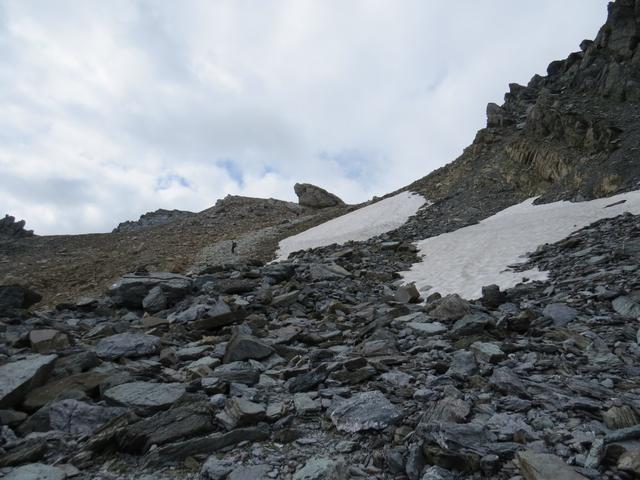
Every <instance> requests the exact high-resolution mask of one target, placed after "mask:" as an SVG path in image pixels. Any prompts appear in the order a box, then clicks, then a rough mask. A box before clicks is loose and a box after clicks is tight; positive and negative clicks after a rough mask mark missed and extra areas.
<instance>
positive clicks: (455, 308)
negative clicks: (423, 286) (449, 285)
mask: <svg viewBox="0 0 640 480" xmlns="http://www.w3.org/2000/svg"><path fill="white" fill-rule="evenodd" d="M470 312H471V307H470V306H469V302H467V301H466V300H464V299H463V298H460V296H459V295H456V294H455V293H454V294H452V295H447V296H446V297H444V298H443V299H442V300H440V302H439V303H438V306H437V307H436V308H434V309H433V310H432V311H431V313H430V315H431V316H432V317H433V318H435V319H437V320H440V321H456V320H458V319H460V318H462V317H464V316H465V315H466V314H468V313H470Z"/></svg>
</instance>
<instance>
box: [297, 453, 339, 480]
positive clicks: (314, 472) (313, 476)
mask: <svg viewBox="0 0 640 480" xmlns="http://www.w3.org/2000/svg"><path fill="white" fill-rule="evenodd" d="M347 478H349V476H348V474H347V467H346V465H345V463H344V460H343V459H341V458H338V459H337V460H332V459H330V458H325V457H315V458H312V459H310V460H308V461H307V463H305V464H304V466H303V467H302V468H301V469H300V470H298V471H297V472H296V473H295V474H294V475H293V480H347Z"/></svg>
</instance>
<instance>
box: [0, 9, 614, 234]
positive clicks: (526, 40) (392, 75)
mask: <svg viewBox="0 0 640 480" xmlns="http://www.w3.org/2000/svg"><path fill="white" fill-rule="evenodd" d="M605 15H606V9H605V5H604V4H603V2H601V1H600V0H567V1H565V2H555V1H553V0H544V1H540V2H536V3H535V5H533V4H527V3H523V2H511V1H507V0H487V1H485V2H475V1H472V0H461V1H460V2H457V3H456V5H455V8H454V7H452V6H451V4H446V3H445V2H424V1H421V0H407V1H403V2H396V1H394V0H349V1H346V2H345V1H342V0H327V1H323V2H317V1H313V0H275V1H273V2H260V1H255V0H233V1H232V0H228V1H227V0H220V1H216V2H210V1H205V0H202V1H200V0H187V1H185V2H179V3H176V2H172V1H168V0H164V1H162V0H154V1H150V0H138V1H124V0H121V1H119V0H114V1H110V2H101V1H98V0H73V1H72V0H58V1H56V2H41V1H37V0H14V1H11V0H5V1H4V2H2V3H0V168H1V169H2V175H0V205H1V206H2V207H3V209H4V210H6V212H7V213H11V214H13V215H15V216H17V217H20V218H25V219H26V220H27V224H28V226H29V228H33V229H35V230H36V233H41V234H46V233H75V232H88V231H108V230H110V229H111V228H113V227H114V226H115V225H116V224H117V223H118V222H120V221H123V220H126V219H133V218H137V217H138V216H139V215H140V214H142V213H144V212H146V211H149V210H154V209H156V208H161V207H162V208H180V209H191V210H201V209H204V208H207V207H209V206H210V205H212V204H213V203H215V200H216V199H218V198H220V197H223V196H225V195H226V194H230V193H232V194H244V195H252V196H265V197H276V198H284V199H291V200H293V199H294V198H295V195H294V193H293V188H292V186H293V184H294V183H295V182H296V181H308V182H313V183H316V184H319V185H321V186H323V187H325V188H328V189H329V190H331V191H334V192H335V193H337V194H338V195H340V196H342V197H343V198H344V199H345V200H347V201H350V202H357V201H363V200H366V199H368V198H370V197H371V196H373V195H379V194H384V193H387V192H389V191H391V190H394V189H396V188H399V187H401V186H403V185H405V184H407V183H409V182H411V181H413V180H415V179H417V178H420V177H422V176H424V175H426V174H427V173H429V172H430V171H431V170H433V169H434V168H437V167H439V166H441V165H443V164H444V163H447V162H449V161H451V160H453V159H454V158H455V157H456V156H457V155H458V154H459V153H460V152H461V151H462V149H463V148H464V147H465V146H466V145H467V144H469V143H470V142H471V140H472V139H473V136H474V134H475V132H476V130H477V129H478V128H481V127H483V126H484V122H485V118H484V109H485V106H486V103H487V102H489V101H496V102H498V103H501V98H502V96H503V94H504V92H505V91H506V90H507V84H508V83H509V82H513V81H516V82H519V83H526V82H527V81H528V80H529V78H530V77H531V76H532V75H533V74H534V73H544V72H545V69H546V65H547V64H548V63H549V62H550V61H551V60H554V59H558V58H564V57H566V55H567V54H568V53H569V52H571V51H574V50H576V49H577V45H578V44H579V43H580V41H581V40H582V39H583V38H592V37H593V36H595V33H596V32H597V29H598V28H599V26H600V25H601V24H602V23H603V22H604V20H605ZM226 162H233V164H234V166H235V168H229V165H230V164H229V163H226ZM240 176H241V178H242V181H241V182H238V178H239V177H240ZM172 178H173V179H176V178H182V179H184V181H167V179H172ZM159 182H160V183H162V186H163V187H164V188H161V189H159V188H158V185H159ZM163 182H164V183H163ZM2 213H4V212H2V211H0V214H2Z"/></svg>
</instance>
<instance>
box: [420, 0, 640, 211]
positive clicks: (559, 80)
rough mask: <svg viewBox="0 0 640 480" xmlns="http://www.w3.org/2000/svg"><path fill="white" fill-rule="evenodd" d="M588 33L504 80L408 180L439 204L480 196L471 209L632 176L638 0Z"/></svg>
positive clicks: (618, 6) (604, 188)
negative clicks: (519, 77)
mask: <svg viewBox="0 0 640 480" xmlns="http://www.w3.org/2000/svg"><path fill="white" fill-rule="evenodd" d="M608 9H609V15H608V18H607V21H606V23H605V25H604V26H603V27H602V28H601V29H600V31H599V33H598V35H597V36H596V38H595V40H593V41H591V40H584V41H582V42H581V43H580V51H577V52H574V53H571V54H570V55H569V56H568V57H567V58H566V59H565V60H557V61H553V62H551V63H550V64H549V67H548V69H547V75H546V76H540V75H535V76H534V77H533V78H532V79H531V81H530V82H529V84H528V85H526V86H523V85H518V84H515V83H514V84H510V85H509V92H507V93H506V94H505V101H504V103H503V105H501V106H499V105H496V104H493V103H490V104H489V105H488V106H487V127H486V128H484V129H482V130H480V131H479V132H478V133H477V135H476V137H475V139H474V141H473V143H472V144H471V145H470V146H469V147H467V148H466V149H465V150H464V152H463V154H462V155H461V156H460V157H459V158H457V159H456V160H455V161H454V162H452V163H450V164H448V165H446V166H444V167H442V168H440V169H438V170H436V171H434V172H432V173H431V174H429V175H427V176H426V177H424V178H422V179H420V180H418V181H416V182H414V183H413V184H411V185H409V186H408V187H407V188H408V189H410V190H415V191H419V192H421V193H423V194H424V195H425V196H427V197H428V198H429V199H431V200H433V201H435V202H436V203H439V204H444V205H442V207H443V208H447V209H451V208H453V209H462V208H463V207H464V206H465V205H466V206H478V205H483V206H484V207H483V209H484V211H483V212H479V216H478V218H477V219H480V218H481V217H482V216H486V214H487V213H495V211H497V210H499V209H501V208H503V207H504V206H505V205H507V204H510V203H516V202H518V201H520V200H523V199H524V198H527V197H532V196H538V195H540V196H542V199H541V201H545V200H554V199H574V200H581V199H589V198H595V197H601V196H607V195H611V194H613V193H616V192H622V191H627V190H630V189H634V188H638V185H639V181H640V161H638V160H639V158H638V155H639V152H640V150H639V148H640V147H639V144H640V115H639V114H638V101H640V48H638V38H640V3H639V2H637V1H635V0H619V1H617V2H614V3H611V4H609V7H608Z"/></svg>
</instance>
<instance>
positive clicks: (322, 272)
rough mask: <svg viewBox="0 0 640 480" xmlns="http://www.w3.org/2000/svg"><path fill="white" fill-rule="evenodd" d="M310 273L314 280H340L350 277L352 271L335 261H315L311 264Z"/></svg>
mask: <svg viewBox="0 0 640 480" xmlns="http://www.w3.org/2000/svg"><path fill="white" fill-rule="evenodd" d="M309 275H310V277H311V281H313V282H324V281H329V280H340V279H342V278H346V277H349V276H350V275H351V273H350V272H349V271H347V270H345V269H344V268H342V267H341V266H340V265H337V264H335V263H329V264H324V263H313V264H311V265H310V266H309Z"/></svg>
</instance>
